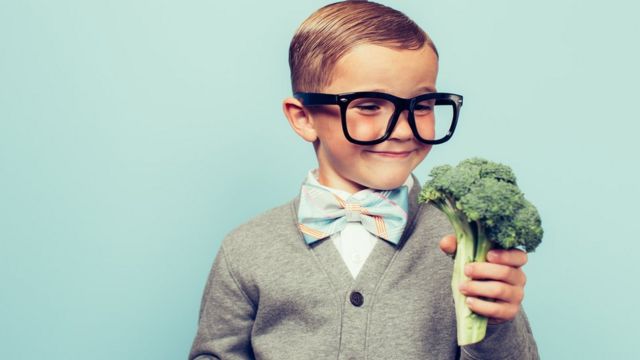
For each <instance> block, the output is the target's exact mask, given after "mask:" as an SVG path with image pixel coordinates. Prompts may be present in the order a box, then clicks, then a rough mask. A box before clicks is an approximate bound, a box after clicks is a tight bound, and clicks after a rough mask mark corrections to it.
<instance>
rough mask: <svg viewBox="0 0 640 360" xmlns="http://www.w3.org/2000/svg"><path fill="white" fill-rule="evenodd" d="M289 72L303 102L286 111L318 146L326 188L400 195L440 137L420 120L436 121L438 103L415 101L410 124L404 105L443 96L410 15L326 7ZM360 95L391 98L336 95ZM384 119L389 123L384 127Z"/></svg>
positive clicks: (376, 8)
mask: <svg viewBox="0 0 640 360" xmlns="http://www.w3.org/2000/svg"><path fill="white" fill-rule="evenodd" d="M289 65H290V67H291V82H292V89H293V92H294V94H296V97H290V98H287V99H285V100H284V102H283V110H284V112H285V115H286V116H287V118H288V120H289V122H290V124H291V126H292V128H293V129H294V131H296V133H298V135H300V136H301V137H302V138H303V139H305V140H306V141H309V142H312V143H313V144H314V148H315V151H316V155H317V158H318V165H319V181H320V183H322V184H323V185H326V186H330V187H334V188H338V189H342V190H345V191H349V192H356V191H358V190H360V189H362V188H374V189H392V188H396V187H398V186H401V185H402V184H403V183H404V181H405V180H406V179H407V177H408V176H409V175H410V174H411V171H413V169H415V167H416V166H418V164H419V163H420V162H421V161H422V160H423V159H424V158H425V156H426V155H427V153H428V152H429V150H430V149H431V144H429V143H425V141H426V142H430V141H431V140H432V139H434V134H432V133H429V132H430V130H425V129H426V128H425V125H421V124H426V121H427V120H423V121H421V120H420V119H427V118H428V116H426V115H424V114H426V111H427V110H424V109H427V107H428V106H427V105H429V104H434V103H435V101H436V100H434V99H431V98H430V97H429V96H427V97H425V98H422V97H420V98H418V99H416V100H415V101H414V102H412V103H413V104H414V105H412V106H413V115H414V116H413V119H412V121H411V122H412V124H410V121H409V115H408V110H407V109H408V108H409V105H408V104H409V102H407V101H405V100H404V99H410V98H414V97H417V96H419V95H422V94H426V93H434V92H435V91H436V90H435V83H436V77H437V72H438V55H437V51H436V48H435V46H434V45H433V43H432V41H431V40H430V39H429V37H428V36H427V34H426V33H425V32H424V31H423V30H422V29H420V27H418V26H417V25H416V24H415V23H414V22H413V21H412V20H411V19H409V18H408V17H407V16H406V15H404V14H403V13H401V12H399V11H397V10H394V9H391V8H389V7H386V6H384V5H380V4H377V3H373V2H367V1H344V2H340V3H334V4H330V5H327V6H324V7H323V8H321V9H319V10H317V11H316V12H315V13H313V14H312V15H311V16H310V17H309V18H308V19H306V20H305V21H304V22H303V23H302V24H301V25H300V27H299V28H298V30H297V32H296V34H295V35H294V37H293V39H292V41H291V45H290V48H289ZM352 92H381V93H385V94H386V95H385V94H382V95H381V94H372V95H373V98H365V99H362V98H354V99H346V98H339V97H336V96H333V95H335V94H348V93H352ZM301 93H303V94H301ZM309 93H313V94H309ZM317 93H322V94H331V95H329V96H326V95H319V96H318V95H317ZM387 95H391V96H387ZM305 96H306V97H305ZM358 96H363V95H362V94H360V95H358ZM376 96H377V97H376ZM301 100H302V101H301ZM314 101H315V103H314ZM332 101H333V102H332ZM339 101H342V102H344V104H339ZM460 101H461V100H460ZM418 103H419V104H418ZM347 104H348V105H347ZM420 104H423V105H424V106H421V105H420ZM311 105H313V106H311ZM431 108H433V106H431ZM385 111H387V112H386V113H385ZM456 113H457V109H456ZM380 116H383V117H384V116H386V117H385V118H384V120H382V121H384V124H382V123H380V124H378V125H376V124H377V123H376V121H377V120H375V119H376V118H378V119H379V118H380ZM421 116H422V117H421ZM393 118H395V119H396V120H395V121H393V120H389V119H393ZM345 119H347V120H345ZM431 123H432V125H433V120H431ZM385 132H386V133H385ZM414 134H419V135H420V138H423V140H424V139H427V140H425V141H419V140H418V139H417V138H416V137H415V136H414ZM371 140H377V141H371ZM433 143H437V142H433Z"/></svg>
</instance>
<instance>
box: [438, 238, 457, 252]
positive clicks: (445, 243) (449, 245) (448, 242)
mask: <svg viewBox="0 0 640 360" xmlns="http://www.w3.org/2000/svg"><path fill="white" fill-rule="evenodd" d="M440 249H441V250H442V251H444V252H445V253H446V254H448V255H453V254H455V252H456V237H455V235H447V236H445V237H443V238H442V240H440Z"/></svg>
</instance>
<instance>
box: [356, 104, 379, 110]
mask: <svg viewBox="0 0 640 360" xmlns="http://www.w3.org/2000/svg"><path fill="white" fill-rule="evenodd" d="M356 108H357V109H359V110H363V111H377V110H380V106H379V105H378V104H359V105H356Z"/></svg>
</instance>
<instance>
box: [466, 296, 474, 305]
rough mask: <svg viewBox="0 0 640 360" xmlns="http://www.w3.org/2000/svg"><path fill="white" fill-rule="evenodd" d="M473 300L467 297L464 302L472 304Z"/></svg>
mask: <svg viewBox="0 0 640 360" xmlns="http://www.w3.org/2000/svg"><path fill="white" fill-rule="evenodd" d="M474 301H475V299H474V298H471V297H468V298H467V300H465V302H466V303H467V305H471V304H473V302H474Z"/></svg>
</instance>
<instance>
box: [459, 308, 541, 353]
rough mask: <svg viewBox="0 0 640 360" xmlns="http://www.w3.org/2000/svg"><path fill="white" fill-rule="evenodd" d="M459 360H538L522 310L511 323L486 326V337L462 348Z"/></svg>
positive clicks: (535, 347) (534, 343)
mask: <svg viewBox="0 0 640 360" xmlns="http://www.w3.org/2000/svg"><path fill="white" fill-rule="evenodd" d="M460 359H461V360H484V359H487V360H489V359H491V360H494V359H495V360H507V359H509V360H511V359H513V360H516V359H517V360H538V359H540V356H539V355H538V348H537V346H536V342H535V340H534V339H533V334H532V333H531V328H530V327H529V322H528V320H527V317H526V315H525V313H524V311H523V310H522V309H520V312H519V313H518V315H517V316H516V317H515V318H514V319H513V320H511V321H507V322H505V323H502V324H496V325H488V327H487V335H486V337H485V338H484V340H482V341H481V342H479V343H477V344H472V345H467V346H463V347H462V351H461V356H460Z"/></svg>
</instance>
